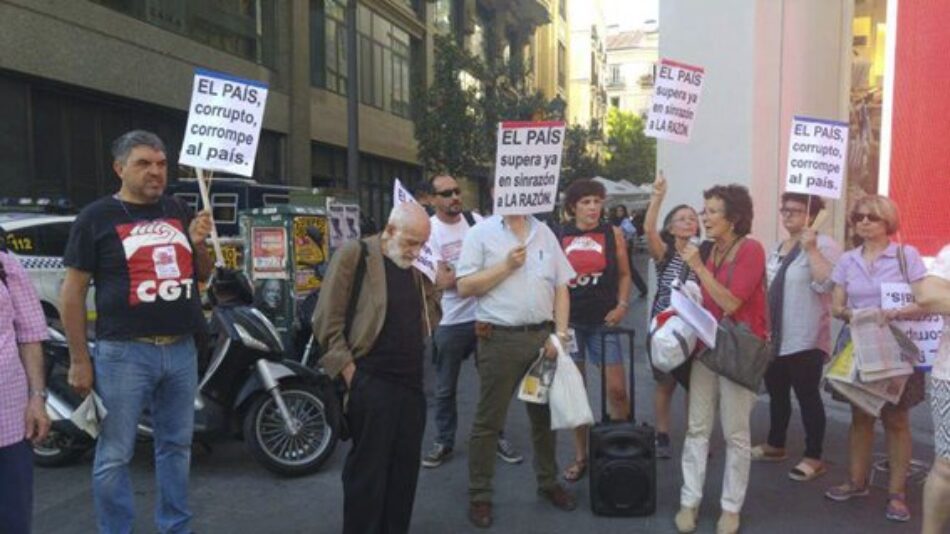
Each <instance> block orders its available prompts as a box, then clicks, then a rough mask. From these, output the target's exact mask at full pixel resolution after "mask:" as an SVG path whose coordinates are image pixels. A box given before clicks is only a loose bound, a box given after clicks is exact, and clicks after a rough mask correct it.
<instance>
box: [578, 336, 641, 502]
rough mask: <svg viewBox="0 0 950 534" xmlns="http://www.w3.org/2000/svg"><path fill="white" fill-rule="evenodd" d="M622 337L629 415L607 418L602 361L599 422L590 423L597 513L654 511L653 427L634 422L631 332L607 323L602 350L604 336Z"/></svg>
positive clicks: (592, 495) (593, 498)
mask: <svg viewBox="0 0 950 534" xmlns="http://www.w3.org/2000/svg"><path fill="white" fill-rule="evenodd" d="M609 335H615V336H626V337H627V339H628V341H629V344H630V367H629V369H630V391H629V395H630V418H629V420H627V421H611V420H610V418H609V417H608V415H607V400H606V399H607V392H606V387H605V384H606V382H607V380H606V373H605V371H604V366H603V365H601V367H600V369H601V371H600V393H601V397H600V399H601V400H600V412H601V419H602V420H601V421H600V422H599V423H594V424H593V425H592V426H591V427H590V436H589V443H590V453H589V454H590V507H591V511H592V512H594V513H595V514H597V515H603V516H617V517H634V516H646V515H652V514H653V513H654V512H655V511H656V444H655V441H654V440H655V434H656V433H655V431H654V429H653V427H652V426H650V425H647V424H645V423H641V424H637V423H636V416H635V412H634V399H635V389H634V382H635V380H634V373H633V354H634V346H633V341H634V331H633V330H628V329H623V328H609V329H607V330H606V331H605V332H604V334H603V335H602V336H601V340H600V343H601V345H600V346H601V354H603V353H604V349H606V345H607V336H609Z"/></svg>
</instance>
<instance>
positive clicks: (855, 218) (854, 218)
mask: <svg viewBox="0 0 950 534" xmlns="http://www.w3.org/2000/svg"><path fill="white" fill-rule="evenodd" d="M865 219H867V221H868V222H872V223H876V222H881V217H880V216H879V215H875V214H873V213H852V214H851V224H858V223H859V222H861V221H863V220H865Z"/></svg>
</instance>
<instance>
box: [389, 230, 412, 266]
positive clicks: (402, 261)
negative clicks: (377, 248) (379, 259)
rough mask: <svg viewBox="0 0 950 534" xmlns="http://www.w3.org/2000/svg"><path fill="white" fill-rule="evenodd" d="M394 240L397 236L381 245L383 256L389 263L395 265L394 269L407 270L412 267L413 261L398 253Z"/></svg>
mask: <svg viewBox="0 0 950 534" xmlns="http://www.w3.org/2000/svg"><path fill="white" fill-rule="evenodd" d="M396 239H397V236H393V237H392V238H390V239H387V240H386V241H385V242H384V243H383V254H385V255H386V257H387V258H389V260H390V261H392V262H393V263H395V264H396V267H399V268H400V269H408V268H410V267H412V262H413V260H411V259H407V258H405V257H403V255H402V252H400V251H399V243H397V242H396Z"/></svg>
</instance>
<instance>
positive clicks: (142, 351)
mask: <svg viewBox="0 0 950 534" xmlns="http://www.w3.org/2000/svg"><path fill="white" fill-rule="evenodd" d="M95 370H96V382H95V387H96V392H97V393H98V394H99V396H100V397H102V402H103V404H104V405H105V407H106V410H107V411H108V413H107V414H106V417H105V419H103V421H102V425H101V428H100V434H99V441H98V443H97V444H96V459H95V462H94V464H93V472H92V477H93V482H92V489H93V496H94V499H95V507H96V516H97V519H98V525H99V532H100V533H109V534H112V533H122V534H125V533H128V532H132V527H133V524H134V519H135V506H134V502H133V494H132V483H131V481H130V479H129V468H128V466H129V461H131V460H132V453H133V452H134V451H135V434H136V426H137V425H138V423H139V418H140V416H141V415H142V411H143V410H144V409H146V408H148V409H150V411H151V415H152V421H153V424H154V430H155V435H154V442H155V477H156V480H157V488H158V494H157V501H158V502H157V504H156V507H155V524H156V526H157V527H158V531H159V532H162V533H163V534H165V533H178V532H190V530H189V528H188V522H189V521H190V520H191V512H189V511H188V470H189V463H190V461H191V435H192V431H193V430H194V416H195V410H194V401H195V390H196V389H197V382H198V367H197V353H196V351H195V343H194V340H193V338H192V337H191V336H185V337H183V338H182V339H180V340H178V341H177V342H175V343H172V344H169V345H152V344H149V343H141V342H137V341H108V340H105V341H100V342H99V343H98V344H97V345H96V356H95Z"/></svg>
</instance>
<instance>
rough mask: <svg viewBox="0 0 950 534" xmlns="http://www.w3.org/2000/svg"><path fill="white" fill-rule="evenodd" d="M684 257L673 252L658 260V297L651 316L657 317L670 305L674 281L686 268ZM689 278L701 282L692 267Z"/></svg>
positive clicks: (654, 301)
mask: <svg viewBox="0 0 950 534" xmlns="http://www.w3.org/2000/svg"><path fill="white" fill-rule="evenodd" d="M686 268H687V267H686V264H685V263H683V258H681V257H680V255H679V254H676V253H673V255H672V256H670V258H669V259H668V260H660V261H658V262H656V272H657V281H656V298H654V299H653V309H652V310H651V311H650V317H651V318H653V317H655V316H656V315H657V314H658V313H660V312H661V311H663V310H665V309H667V308H669V307H670V293H671V291H672V290H671V289H670V288H671V287H672V284H673V281H674V280H676V279H677V278H679V277H680V274H681V273H682V272H683V269H686ZM686 279H687V280H692V281H693V282H696V283H697V284H698V283H699V279H698V278H696V273H694V272H693V271H692V269H690V271H689V274H688V275H687V276H686Z"/></svg>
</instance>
